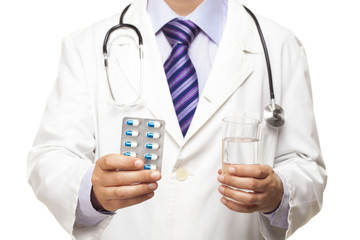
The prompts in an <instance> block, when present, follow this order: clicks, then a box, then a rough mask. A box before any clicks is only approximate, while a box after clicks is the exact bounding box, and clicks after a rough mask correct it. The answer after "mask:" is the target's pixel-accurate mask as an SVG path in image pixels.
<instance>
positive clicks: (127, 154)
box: [124, 152, 136, 157]
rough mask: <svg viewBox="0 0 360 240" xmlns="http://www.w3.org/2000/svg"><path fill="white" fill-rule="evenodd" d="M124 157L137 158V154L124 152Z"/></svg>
mask: <svg viewBox="0 0 360 240" xmlns="http://www.w3.org/2000/svg"><path fill="white" fill-rule="evenodd" d="M124 155H125V156H129V157H136V153H134V152H124Z"/></svg>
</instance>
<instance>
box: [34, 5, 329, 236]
mask: <svg viewBox="0 0 360 240" xmlns="http://www.w3.org/2000/svg"><path fill="white" fill-rule="evenodd" d="M125 6H126V5H125V4H124V7H123V8H125ZM184 16H185V17H184ZM179 18H180V19H181V20H183V21H185V22H186V25H189V26H190V27H191V26H192V25H195V28H193V29H192V30H191V31H192V33H191V35H192V36H191V42H189V43H188V50H186V51H188V56H189V58H190V59H191V64H190V65H189V66H187V67H189V68H191V69H192V68H193V69H194V72H195V73H194V74H193V75H192V79H196V81H194V82H192V83H191V84H195V85H194V86H196V98H194V99H196V100H194V102H195V107H194V109H193V113H195V114H192V115H191V116H190V117H189V119H190V124H188V126H185V127H183V125H182V123H179V121H178V115H177V111H176V110H175V108H174V102H173V99H172V95H171V90H169V84H168V80H169V76H168V71H169V69H168V67H167V65H166V62H167V61H170V60H169V58H171V54H172V53H171V52H172V44H171V39H169V36H168V35H167V32H169V28H168V26H169V25H167V24H168V23H169V22H171V21H172V20H173V19H179ZM258 18H259V21H260V24H261V27H262V30H263V32H264V35H265V38H266V42H267V45H268V49H269V53H270V59H271V63H272V71H273V77H274V89H275V93H276V96H277V102H278V103H280V104H281V106H282V107H283V108H284V110H285V112H286V117H287V118H286V123H285V124H284V126H283V127H282V128H281V129H275V128H272V127H270V126H268V125H267V124H266V123H264V124H263V125H262V139H261V145H260V146H261V148H260V156H261V164H259V165H251V166H244V165H243V166H241V165H240V166H237V167H235V168H233V169H231V170H230V173H229V174H222V173H221V171H220V170H219V171H218V169H220V168H221V149H222V147H221V119H222V118H224V117H228V116H236V115H243V114H250V115H252V116H257V117H259V118H261V117H262V112H263V108H264V106H265V105H267V104H268V101H269V100H268V99H269V93H268V92H269V91H268V88H269V86H268V84H267V73H266V66H265V64H266V63H265V61H264V55H263V54H264V52H263V49H262V45H261V42H260V41H259V36H258V33H257V29H256V26H255V24H254V21H253V20H252V18H251V17H250V15H249V14H248V13H247V12H246V11H245V9H244V7H243V6H242V4H241V3H240V2H239V1H238V0H166V1H161V0H148V1H144V0H134V2H133V3H132V5H131V6H130V8H129V10H128V11H127V13H126V15H125V17H124V22H125V23H129V24H132V25H134V26H136V27H137V28H138V29H139V30H140V32H141V34H142V36H143V40H144V47H143V48H144V80H143V83H142V84H141V83H140V81H139V79H140V76H139V75H140V73H139V53H138V44H137V41H138V39H137V37H136V34H135V32H134V31H130V30H128V29H127V30H126V29H122V30H118V31H117V32H116V33H114V36H112V37H111V39H110V40H109V43H108V48H109V49H111V50H110V53H111V54H110V57H109V64H111V70H110V79H111V80H110V82H111V86H112V89H113V94H114V97H115V98H116V99H117V100H119V101H120V102H121V101H126V100H127V99H130V98H132V97H133V96H135V95H136V94H137V92H138V89H139V86H140V85H142V91H141V97H140V100H138V101H137V103H136V105H135V106H133V107H119V106H116V105H112V104H109V99H111V96H110V93H109V88H108V84H107V80H106V71H105V68H104V65H103V55H102V51H101V50H102V42H103V39H104V36H105V34H106V32H107V31H108V29H110V28H111V27H112V26H113V25H115V24H116V23H117V22H118V19H119V15H117V16H114V17H111V18H109V19H106V20H104V21H102V22H99V23H96V24H94V25H92V26H91V27H88V28H86V29H84V30H81V31H78V32H75V33H73V34H71V35H69V36H68V37H67V38H66V39H65V40H64V42H63V50H62V55H61V60H60V65H59V76H58V79H57V81H56V84H55V87H54V90H53V91H52V94H51V96H50V98H49V100H48V104H47V107H46V111H45V114H44V117H43V121H42V124H41V127H40V129H39V132H38V135H37V137H36V140H35V143H34V146H33V148H32V149H31V151H30V153H29V159H28V178H29V183H30V184H31V185H32V187H33V189H34V192H35V193H36V195H37V197H38V198H39V200H41V201H42V202H44V203H45V204H46V205H47V206H48V208H49V209H50V211H51V212H52V213H53V214H54V216H55V217H56V219H57V220H58V221H59V223H60V224H61V225H62V226H63V227H64V229H65V230H66V231H68V232H69V234H71V235H72V236H73V237H74V238H76V239H284V238H287V237H289V236H290V235H291V234H292V233H294V231H295V230H296V229H298V228H299V227H301V226H302V225H304V224H305V223H306V222H307V221H309V220H310V219H311V217H313V216H314V215H315V214H316V213H318V212H319V211H320V209H321V205H322V196H323V191H324V188H325V185H326V178H327V177H326V172H325V165H324V162H323V160H322V156H321V152H320V146H319V141H318V137H317V130H316V124H315V120H314V115H313V110H312V96H311V87H310V80H309V73H308V68H307V63H306V57H305V54H304V49H303V46H302V45H301V43H300V41H299V40H297V39H296V37H295V36H294V35H293V34H292V33H291V32H290V31H288V30H286V29H284V28H282V27H281V26H279V25H277V24H275V23H273V22H271V21H269V20H268V19H266V18H262V17H258ZM187 20H190V21H191V22H188V21H187ZM183 23H184V22H182V23H181V24H183ZM172 24H173V25H174V22H172ZM176 24H178V23H175V25H176ZM170 30H171V28H170ZM189 106H190V103H189ZM127 116H132V117H141V118H156V119H163V120H165V121H166V134H165V143H164V153H163V154H164V160H163V165H162V172H161V173H160V172H157V171H149V170H142V169H143V165H144V163H143V162H142V161H141V160H139V159H135V158H131V157H125V156H122V155H119V149H120V146H119V143H120V135H121V134H120V133H121V127H122V126H121V122H122V119H123V117H127ZM118 169H121V170H122V171H117V170H118ZM227 185H230V186H233V187H238V188H245V189H249V190H253V191H254V193H244V192H239V191H235V190H232V189H230V188H229V187H227ZM223 195H224V196H227V197H228V199H233V200H236V201H237V203H235V202H234V201H231V200H227V199H225V198H224V197H222V196H223Z"/></svg>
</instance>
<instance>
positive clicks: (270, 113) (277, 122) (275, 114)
mask: <svg viewBox="0 0 360 240" xmlns="http://www.w3.org/2000/svg"><path fill="white" fill-rule="evenodd" d="M130 5H131V4H129V5H128V6H127V7H126V8H125V9H124V10H123V12H122V13H121V15H120V20H119V24H117V25H115V26H113V27H112V28H110V30H109V31H108V32H107V33H106V35H105V39H104V43H103V54H104V65H105V69H106V78H107V83H108V87H109V91H110V95H111V98H112V101H111V103H112V104H114V105H116V106H119V107H134V106H136V104H137V102H138V100H139V99H140V96H141V92H142V86H143V71H144V70H143V69H144V67H143V65H144V54H143V38H142V36H141V33H140V31H139V29H138V28H137V27H135V26H134V25H131V24H127V23H124V16H125V14H126V12H127V10H128V9H129V7H130ZM244 8H245V10H246V11H247V12H248V13H249V14H250V16H251V17H252V19H253V20H254V22H255V24H256V27H257V30H258V33H259V36H260V40H261V43H262V46H263V49H264V55H265V61H266V67H267V73H268V80H269V90H270V100H271V102H270V104H269V105H267V106H266V107H265V109H264V119H265V121H266V122H267V123H268V124H269V125H270V126H272V127H281V126H282V125H284V123H285V114H284V110H283V109H282V107H281V106H280V105H278V104H276V102H275V94H274V88H273V80H272V73H271V64H270V58H269V53H268V50H267V46H266V42H265V38H264V35H263V33H262V31H261V27H260V24H259V22H258V20H257V18H256V16H255V15H254V13H252V12H251V11H250V10H249V9H248V8H247V7H245V6H244ZM120 28H130V29H132V30H133V31H134V32H135V33H136V35H137V37H138V44H139V58H140V83H139V89H138V91H137V94H136V96H135V98H134V99H133V100H131V101H129V102H128V103H120V102H118V101H116V99H115V97H114V94H113V91H112V88H111V83H110V78H109V65H108V58H109V54H108V50H107V43H108V41H109V38H110V35H111V34H112V33H113V32H114V31H115V30H118V29H120Z"/></svg>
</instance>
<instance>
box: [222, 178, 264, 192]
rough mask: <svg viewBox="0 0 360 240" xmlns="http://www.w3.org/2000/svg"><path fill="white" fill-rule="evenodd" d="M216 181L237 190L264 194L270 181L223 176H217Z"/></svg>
mask: <svg viewBox="0 0 360 240" xmlns="http://www.w3.org/2000/svg"><path fill="white" fill-rule="evenodd" d="M218 181H219V182H220V183H222V184H225V185H228V186H231V187H234V188H238V189H246V190H251V191H254V192H264V191H266V190H267V188H268V186H269V182H270V179H268V178H265V179H257V178H249V177H238V176H232V175H228V174H223V175H220V176H218Z"/></svg>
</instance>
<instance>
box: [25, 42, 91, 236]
mask: <svg viewBox="0 0 360 240" xmlns="http://www.w3.org/2000/svg"><path fill="white" fill-rule="evenodd" d="M94 131H95V130H94V113H93V110H92V107H91V99H90V95H89V91H88V86H87V83H86V79H85V75H84V73H83V67H82V63H81V60H80V57H79V54H78V52H77V50H76V48H75V47H74V44H73V41H72V38H71V36H69V37H67V38H65V39H64V41H63V45H62V53H61V58H60V64H59V73H58V78H57V81H56V83H55V86H54V88H53V90H52V92H51V94H50V97H49V99H48V102H47V106H46V110H45V113H44V115H43V119H42V122H41V125H40V129H39V131H38V134H37V136H36V139H35V142H34V145H33V147H32V149H31V150H30V153H29V156H28V164H27V174H28V181H29V183H30V185H31V186H32V188H33V190H34V192H35V194H36V196H37V198H38V199H39V200H40V201H42V202H43V203H44V204H45V205H46V206H47V207H48V208H49V210H50V211H51V212H52V214H53V215H54V216H55V218H56V219H57V221H58V222H59V223H60V224H61V226H62V227H63V228H64V229H65V230H66V231H67V232H68V233H69V234H73V226H74V222H75V213H76V207H77V203H78V192H79V187H80V184H81V180H82V178H83V176H84V174H85V173H86V172H87V171H88V169H89V168H90V167H91V166H92V165H93V162H94V150H95V137H94Z"/></svg>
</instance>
